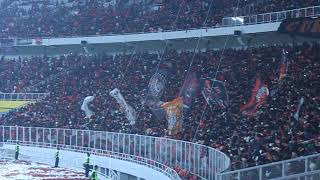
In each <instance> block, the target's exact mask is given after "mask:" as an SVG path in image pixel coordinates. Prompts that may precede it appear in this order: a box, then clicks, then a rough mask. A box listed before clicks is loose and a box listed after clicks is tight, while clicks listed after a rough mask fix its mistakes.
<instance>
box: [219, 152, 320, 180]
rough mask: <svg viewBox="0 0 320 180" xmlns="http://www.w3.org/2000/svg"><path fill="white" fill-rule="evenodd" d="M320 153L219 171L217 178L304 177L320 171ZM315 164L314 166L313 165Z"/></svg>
mask: <svg viewBox="0 0 320 180" xmlns="http://www.w3.org/2000/svg"><path fill="white" fill-rule="evenodd" d="M319 162H320V153H318V154H314V155H310V156H305V157H299V158H295V159H290V160H285V161H280V162H276V163H270V164H265V165H261V166H255V167H251V168H245V169H240V170H236V171H230V172H225V173H217V179H216V180H235V179H236V180H250V179H252V180H267V179H268V180H270V179H291V178H290V177H293V178H295V177H300V176H301V177H302V176H303V175H309V174H310V173H311V172H314V171H320V164H319ZM312 165H313V167H311V166H312Z"/></svg>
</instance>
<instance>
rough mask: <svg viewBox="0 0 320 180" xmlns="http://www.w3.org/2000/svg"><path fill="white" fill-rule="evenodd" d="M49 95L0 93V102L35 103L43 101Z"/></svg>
mask: <svg viewBox="0 0 320 180" xmlns="http://www.w3.org/2000/svg"><path fill="white" fill-rule="evenodd" d="M48 95H49V93H0V100H6V101H21V100H24V101H37V100H41V99H44V98H45V97H46V96H48Z"/></svg>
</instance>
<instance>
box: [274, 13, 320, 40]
mask: <svg viewBox="0 0 320 180" xmlns="http://www.w3.org/2000/svg"><path fill="white" fill-rule="evenodd" d="M278 32H280V33H288V34H293V35H302V36H310V37H320V17H317V18H311V17H302V18H294V19H286V20H284V21H282V23H281V25H280V27H279V29H278Z"/></svg>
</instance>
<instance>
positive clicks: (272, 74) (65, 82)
mask: <svg viewBox="0 0 320 180" xmlns="http://www.w3.org/2000/svg"><path fill="white" fill-rule="evenodd" d="M282 49H285V50H286V51H288V59H289V68H288V75H287V76H286V77H285V78H284V79H283V80H282V81H281V83H280V82H279V80H278V79H279V66H280V62H281V58H282V57H281V56H282ZM220 55H221V51H211V50H207V51H206V52H199V53H196V54H195V62H194V64H193V68H192V71H195V72H197V75H198V78H199V79H206V78H212V77H214V75H215V73H216V71H217V69H216V68H217V66H218V62H219V59H220ZM192 56H193V52H187V51H185V52H179V53H178V52H176V51H174V50H171V51H168V52H166V53H165V55H164V57H163V59H162V61H161V64H160V68H166V69H167V71H169V74H170V76H169V78H168V83H167V85H166V89H165V92H164V95H163V97H162V98H161V100H162V101H164V102H166V101H170V100H172V99H174V98H175V97H177V94H178V92H179V90H180V88H181V86H182V84H183V82H184V80H185V78H186V74H187V69H188V68H189V64H190V61H191V59H192ZM319 58H320V53H319V45H318V44H313V45H309V44H303V45H299V46H294V47H290V46H283V47H279V46H272V47H261V48H250V49H242V50H233V49H227V50H225V53H224V57H223V61H222V64H221V67H220V69H219V73H218V75H217V79H219V80H221V81H224V83H225V85H226V89H227V91H228V95H229V99H230V105H229V107H228V108H227V109H226V110H221V109H213V108H208V109H207V111H206V112H205V114H204V116H202V112H203V111H202V109H204V107H205V106H206V101H205V99H204V98H203V97H202V95H201V93H200V92H198V94H197V97H196V98H195V99H194V102H193V105H192V108H191V110H188V111H185V118H184V126H183V132H182V133H180V134H178V135H177V136H175V137H172V138H176V139H182V140H186V141H195V142H197V143H200V144H205V145H208V146H211V147H214V148H216V149H220V150H221V151H223V152H225V153H226V154H227V155H228V156H230V157H231V159H232V168H233V169H238V168H245V167H249V166H253V165H259V164H265V163H270V162H276V161H280V160H284V159H290V158H294V157H297V156H303V155H308V154H313V153H317V152H320V133H319V132H320V122H319V119H320V113H319V112H320V104H319V103H320V97H319V94H318V93H317V91H318V89H319V88H318V87H320V85H319V78H320V73H319V72H320V64H319V61H318V59H319ZM77 59H78V60H77ZM53 60H54V61H49V60H48V58H47V57H42V58H40V57H39V58H32V59H31V60H28V62H29V63H23V61H22V60H19V61H13V62H12V63H10V62H7V61H5V60H2V61H1V62H0V63H3V61H4V62H6V64H7V65H6V67H5V69H10V70H8V71H5V69H4V71H5V72H11V73H12V74H11V75H10V76H3V78H8V79H9V81H8V84H7V83H5V84H4V86H5V87H7V88H3V87H2V86H1V88H2V90H3V91H9V90H10V89H11V91H18V90H19V89H17V88H13V87H14V86H16V84H17V83H18V84H19V82H20V81H21V80H23V81H24V82H25V83H24V84H33V81H41V80H42V79H43V78H46V77H47V76H48V75H49V74H55V75H53V78H51V79H50V81H46V82H45V83H40V84H38V85H37V86H36V89H35V91H38V92H50V96H49V97H47V98H46V99H45V100H44V101H41V102H38V103H35V104H32V105H29V106H27V107H24V108H22V109H20V110H18V111H16V112H11V113H9V114H7V115H6V116H5V117H2V118H1V119H0V122H1V123H2V124H6V125H21V126H43V127H64V128H80V129H87V128H89V129H95V130H105V131H114V132H125V133H138V134H145V135H152V136H169V135H168V131H167V121H166V120H165V119H163V120H159V119H157V118H156V117H155V116H154V115H153V114H152V112H151V111H150V109H149V108H148V107H146V106H144V105H143V104H142V101H141V99H142V97H143V96H144V95H145V94H146V91H147V89H148V83H149V80H150V78H151V76H152V75H153V74H154V73H155V72H156V67H157V64H158V63H159V62H160V61H159V54H157V53H155V54H151V53H147V52H145V53H139V54H135V55H117V56H107V55H101V56H88V57H83V56H76V55H72V56H68V57H61V58H60V59H53ZM75 61H76V62H77V63H76V64H77V65H74V64H75V63H73V62H75ZM48 64H51V66H49V67H44V66H47V65H48ZM0 67H1V68H2V66H0ZM13 67H19V68H18V69H16V68H13ZM50 67H51V68H52V69H50ZM66 67H69V69H66V70H65V71H64V73H62V74H61V73H60V74H59V73H58V72H59V71H57V70H56V69H59V68H66ZM1 71H2V70H1ZM30 71H34V72H30ZM57 73H58V74H57ZM41 74H42V75H41ZM257 74H260V77H261V80H262V81H263V82H264V83H266V84H267V85H268V87H269V89H270V91H271V92H274V93H272V96H269V98H268V99H267V103H266V104H265V105H264V106H263V107H262V108H260V109H259V110H258V113H257V115H256V116H253V117H248V116H245V115H242V114H240V113H239V109H240V107H241V106H242V105H243V104H245V103H246V102H247V100H248V99H249V98H250V96H251V90H252V88H253V85H254V81H255V77H256V75H257ZM11 76H14V77H15V78H14V79H10V78H11ZM42 76H43V77H42ZM3 78H2V79H3ZM10 83H13V84H10ZM114 88H118V89H120V90H121V93H122V94H123V95H124V97H125V99H126V101H127V102H128V103H129V104H130V105H132V106H133V107H134V108H135V109H136V110H137V112H138V119H137V122H136V124H135V125H134V126H131V125H130V124H129V122H128V120H127V119H126V117H125V115H124V114H123V112H122V111H121V110H119V106H118V105H117V103H116V101H115V100H114V99H113V98H112V97H110V95H109V92H110V91H111V90H112V89H114ZM89 95H94V96H95V97H96V98H95V100H94V102H93V103H92V105H91V107H90V108H91V109H92V110H93V111H94V113H95V115H94V116H93V117H92V118H91V119H90V120H89V119H87V118H85V117H84V112H82V111H81V110H80V106H81V103H82V101H83V99H84V98H85V97H86V96H89ZM302 97H304V99H305V101H304V104H303V105H302V108H301V112H300V118H299V119H298V120H296V119H295V118H293V114H294V113H295V112H296V110H297V106H298V103H299V100H300V99H301V98H302ZM197 127H199V128H197ZM197 129H198V131H197Z"/></svg>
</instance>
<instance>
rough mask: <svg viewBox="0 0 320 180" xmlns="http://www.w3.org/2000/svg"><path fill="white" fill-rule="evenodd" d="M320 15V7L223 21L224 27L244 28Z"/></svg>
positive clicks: (228, 18)
mask: <svg viewBox="0 0 320 180" xmlns="http://www.w3.org/2000/svg"><path fill="white" fill-rule="evenodd" d="M319 15H320V6H313V7H306V8H300V9H293V10H286V11H279V12H271V13H264V14H257V15H250V16H237V17H225V18H223V19H222V26H223V27H229V26H242V25H253V24H262V23H271V22H281V21H283V20H285V19H288V18H298V17H315V16H319Z"/></svg>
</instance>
